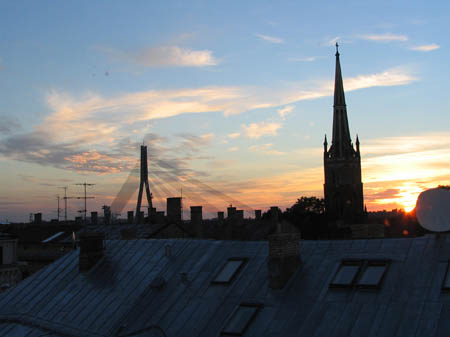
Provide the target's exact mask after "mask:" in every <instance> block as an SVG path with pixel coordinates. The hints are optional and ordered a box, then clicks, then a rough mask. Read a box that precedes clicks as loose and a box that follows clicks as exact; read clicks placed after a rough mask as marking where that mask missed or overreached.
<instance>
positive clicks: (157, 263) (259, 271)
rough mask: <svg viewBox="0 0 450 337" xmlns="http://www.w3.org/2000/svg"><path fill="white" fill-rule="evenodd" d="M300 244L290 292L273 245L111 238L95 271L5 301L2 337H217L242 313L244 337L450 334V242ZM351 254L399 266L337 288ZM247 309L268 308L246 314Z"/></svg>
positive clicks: (73, 258) (54, 279) (49, 280)
mask: <svg viewBox="0 0 450 337" xmlns="http://www.w3.org/2000/svg"><path fill="white" fill-rule="evenodd" d="M167 245H170V246H171V249H170V252H171V253H170V254H169V255H170V257H168V256H166V246H167ZM300 247H301V252H300V255H301V258H302V261H303V265H302V266H301V267H300V268H299V269H298V271H297V272H296V273H295V274H294V276H293V277H292V278H291V280H290V281H289V282H288V284H287V285H286V287H285V288H284V289H283V290H272V289H270V288H269V287H268V272H267V254H268V244H267V242H239V241H208V240H203V241H202V240H133V241H107V242H106V251H105V256H104V258H103V259H102V260H101V261H100V262H99V263H97V264H96V265H95V266H94V267H93V268H92V269H91V270H90V271H89V272H87V273H80V272H79V271H78V253H79V251H78V250H76V251H73V252H71V253H69V254H67V255H65V256H64V257H62V258H61V259H59V260H57V261H56V262H54V263H53V264H51V265H49V266H48V267H46V268H44V269H42V270H41V271H40V272H38V273H36V274H34V275H32V276H30V277H29V278H27V279H26V280H24V281H23V282H22V283H20V284H19V285H18V286H17V287H15V288H14V289H12V290H9V291H7V292H5V293H3V294H2V295H1V296H0V335H1V336H16V335H17V334H14V331H26V332H27V333H28V332H29V334H28V335H27V334H26V333H23V334H19V335H20V336H39V335H45V333H49V336H59V335H67V336H205V337H210V336H220V335H221V333H222V332H223V331H225V330H230V331H232V330H233V329H234V330H236V329H237V328H236V327H233V326H230V324H231V323H230V322H231V320H230V317H231V316H232V315H233V313H234V314H235V315H238V314H242V317H241V318H242V319H244V318H245V317H247V318H248V324H247V329H246V331H245V332H244V333H243V336H255V337H256V336H257V337H260V336H286V337H291V336H292V337H293V336H308V337H312V336H315V337H319V336H335V337H338V336H343V337H344V336H345V337H349V336H350V337H354V336H355V337H356V336H358V337H360V336H368V337H376V336H397V337H403V336H404V337H412V336H417V337H418V336H449V335H450V319H449V318H450V294H448V293H446V292H444V291H442V290H441V287H442V283H443V279H444V277H445V275H446V272H447V265H448V260H449V258H450V239H448V240H447V238H446V237H441V240H440V241H437V240H436V239H435V238H434V237H432V236H428V237H422V238H414V239H375V240H354V241H350V240H345V241H344V240H340V241H301V243H300ZM229 258H247V259H248V260H247V262H246V263H243V265H242V267H241V268H240V269H239V270H238V271H237V273H236V274H235V275H234V276H235V277H234V279H232V280H231V281H230V282H229V283H226V282H225V283H214V282H212V281H214V280H216V279H217V277H218V274H220V272H221V271H223V269H222V268H223V266H224V264H225V263H226V261H227V260H228V259H229ZM348 258H352V259H366V260H372V259H378V260H390V265H389V267H388V268H387V271H386V274H385V277H384V279H383V280H382V282H381V287H380V288H379V289H372V290H367V289H359V288H355V287H353V288H345V289H334V288H329V285H330V283H331V282H332V281H333V280H334V279H335V275H336V272H337V271H338V269H339V268H340V266H341V260H342V259H348ZM180 273H181V274H180ZM184 273H185V274H184ZM222 277H224V275H222ZM225 278H226V277H225ZM242 303H247V304H250V305H255V304H259V305H260V306H258V307H251V308H250V309H248V307H247V309H248V311H246V312H244V311H242V312H241V311H239V310H238V311H236V312H235V310H236V308H237V307H238V306H239V305H240V304H242ZM255 308H256V309H255ZM244 323H246V321H245V322H244ZM236 324H237V323H236ZM237 325H239V324H237ZM244 325H246V324H244ZM8 329H11V330H8ZM20 329H23V330H20ZM43 331H44V333H43Z"/></svg>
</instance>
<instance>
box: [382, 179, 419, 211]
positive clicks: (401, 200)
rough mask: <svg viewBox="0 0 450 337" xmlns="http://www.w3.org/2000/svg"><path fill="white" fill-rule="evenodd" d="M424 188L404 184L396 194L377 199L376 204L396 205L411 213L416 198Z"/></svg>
mask: <svg viewBox="0 0 450 337" xmlns="http://www.w3.org/2000/svg"><path fill="white" fill-rule="evenodd" d="M423 190H424V188H422V187H420V186H417V185H414V184H412V183H404V184H403V185H402V186H399V187H398V192H397V193H396V194H395V195H392V196H391V197H389V198H383V199H377V200H376V201H375V203H376V204H379V205H383V204H397V205H399V206H400V207H401V208H403V209H404V210H405V212H411V211H412V210H413V209H414V208H415V207H416V201H417V197H418V196H419V194H420V192H422V191H423Z"/></svg>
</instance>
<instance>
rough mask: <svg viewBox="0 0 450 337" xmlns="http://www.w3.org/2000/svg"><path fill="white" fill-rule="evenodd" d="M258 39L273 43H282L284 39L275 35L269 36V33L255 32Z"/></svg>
mask: <svg viewBox="0 0 450 337" xmlns="http://www.w3.org/2000/svg"><path fill="white" fill-rule="evenodd" d="M255 35H256V36H257V37H258V38H259V39H260V40H263V41H266V42H269V43H274V44H282V43H284V40H283V39H281V38H279V37H275V36H269V35H262V34H255Z"/></svg>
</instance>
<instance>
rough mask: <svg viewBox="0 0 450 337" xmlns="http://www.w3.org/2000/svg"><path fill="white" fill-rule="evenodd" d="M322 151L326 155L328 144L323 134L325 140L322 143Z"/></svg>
mask: <svg viewBox="0 0 450 337" xmlns="http://www.w3.org/2000/svg"><path fill="white" fill-rule="evenodd" d="M323 151H324V153H325V154H326V153H327V151H328V142H327V135H326V134H325V140H324V141H323Z"/></svg>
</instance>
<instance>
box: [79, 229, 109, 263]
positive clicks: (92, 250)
mask: <svg viewBox="0 0 450 337" xmlns="http://www.w3.org/2000/svg"><path fill="white" fill-rule="evenodd" d="M104 240H105V233H103V232H84V233H80V271H88V270H89V269H91V267H92V266H94V265H95V264H96V263H97V262H98V261H99V260H100V259H101V258H102V257H103V252H104V245H103V241H104Z"/></svg>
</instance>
